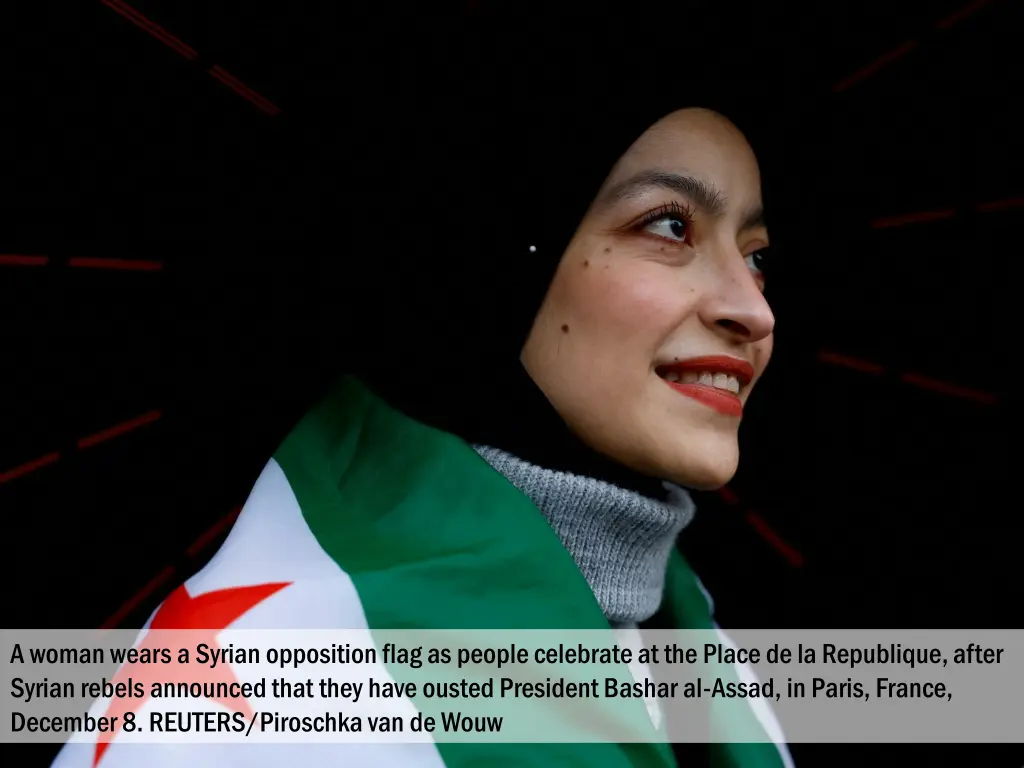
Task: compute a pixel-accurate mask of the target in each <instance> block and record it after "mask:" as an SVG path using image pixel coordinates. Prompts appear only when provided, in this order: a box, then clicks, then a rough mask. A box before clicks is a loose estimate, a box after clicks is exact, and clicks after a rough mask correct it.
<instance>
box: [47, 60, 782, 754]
mask: <svg viewBox="0 0 1024 768" xmlns="http://www.w3.org/2000/svg"><path fill="white" fill-rule="evenodd" d="M544 74H546V73H544ZM495 90H500V93H501V97H502V98H501V100H502V102H503V104H504V105H505V106H504V107H503V108H502V109H501V110H498V111H489V110H488V109H481V110H480V111H479V112H478V113H476V114H474V115H473V116H472V118H465V117H464V118H462V122H461V125H462V126H467V125H468V126H469V129H468V130H463V132H462V133H461V134H460V135H459V136H457V137H454V138H452V137H451V136H448V137H447V140H448V141H449V142H450V144H451V145H453V146H457V147H458V150H459V152H460V153H461V154H463V155H464V156H472V158H473V160H472V161H471V162H467V164H466V167H464V168H460V169H459V173H452V172H451V167H450V162H451V161H450V156H448V155H446V153H445V152H443V151H440V150H439V148H438V142H439V137H442V136H444V131H443V130H442V131H429V130H420V129H421V127H422V125H423V123H424V122H427V123H429V122H430V119H431V118H430V117H428V118H427V119H426V120H425V121H424V120H422V119H419V120H418V121H417V122H416V126H417V130H418V131H420V133H419V136H418V139H419V141H421V142H423V144H424V145H425V146H426V148H427V149H429V150H432V152H431V153H430V155H431V156H432V157H434V158H435V161H436V162H437V165H438V168H437V169H434V170H437V171H438V173H437V174H432V172H431V171H430V170H420V171H419V174H418V176H417V177H416V178H417V179H428V180H429V179H436V178H439V177H441V176H444V177H445V178H457V179H459V184H460V186H459V187H458V188H456V189H454V190H453V189H446V190H445V193H444V194H436V195H433V203H431V202H429V201H428V202H427V203H426V204H424V205H421V206H420V207H419V210H418V212H417V213H415V214H408V218H405V217H406V216H407V214H406V213H404V212H403V213H402V215H401V216H396V217H394V219H395V221H394V222H391V223H390V224H389V226H388V231H387V238H388V241H387V246H388V249H389V251H391V252H393V251H396V250H399V249H400V247H399V246H397V245H396V242H398V241H400V240H401V237H402V233H399V235H398V237H397V239H396V238H395V237H393V236H392V233H393V231H394V230H396V229H398V230H401V229H403V226H402V225H403V224H405V223H408V222H412V221H415V222H420V223H422V222H426V221H431V220H433V221H434V224H433V225H432V226H430V228H429V229H426V228H424V226H419V227H409V228H410V229H412V230H413V231H412V232H411V233H408V232H407V233H406V234H409V235H410V237H409V238H408V243H406V244H405V247H408V248H410V249H412V250H411V253H412V254H413V256H414V257H416V256H419V257H421V258H420V259H419V261H420V267H422V269H419V270H416V269H413V270H412V271H411V272H410V271H409V267H408V264H407V263H405V261H403V267H402V270H403V271H404V274H405V275H406V277H407V279H406V281H405V282H406V285H407V286H411V287H410V288H408V289H407V290H408V293H407V294H398V293H391V294H390V295H389V297H388V298H389V302H388V304H389V309H388V311H389V312H393V314H396V315H400V316H401V317H403V318H404V320H405V322H404V323H403V322H397V321H395V322H394V324H393V327H394V328H396V329H398V330H396V331H391V332H389V333H386V334H384V336H383V338H382V339H378V341H377V345H378V347H383V350H384V354H378V355H376V356H375V357H374V359H372V360H370V361H368V362H367V364H366V365H365V366H364V370H363V371H362V375H361V376H360V377H358V378H347V379H345V380H344V381H343V382H342V383H341V384H340V386H339V387H338V389H337V390H336V391H335V392H334V393H333V394H332V395H330V396H329V397H328V398H327V399H326V400H325V401H324V402H323V403H322V404H321V405H319V406H318V407H316V408H315V409H314V410H313V411H311V412H310V414H309V415H308V416H307V417H306V418H305V419H304V420H303V421H302V422H301V423H300V424H299V425H298V426H297V427H296V428H295V430H294V431H293V432H292V434H291V435H290V436H289V437H288V438H287V439H286V440H285V441H284V443H283V445H282V446H281V448H280V449H279V451H278V452H277V453H276V455H275V457H274V459H273V460H272V461H271V462H270V464H268V466H267V467H266V469H265V470H264V471H263V473H262V475H261V476H260V478H259V480H258V481H257V483H256V485H255V487H254V489H253V491H252V494H251V495H250V497H249V500H248V502H247V503H246V505H245V507H244V509H243V512H242V514H241V516H240V517H239V519H238V522H237V523H236V525H235V527H234V529H233V530H232V532H231V534H230V536H229V537H228V539H227V541H226V542H225V544H224V545H223V547H222V548H221V550H220V551H219V552H218V554H217V555H216V556H215V557H214V558H213V560H212V561H211V562H210V563H209V564H208V565H207V566H206V568H204V569H203V570H202V571H201V572H200V573H198V574H197V575H196V576H194V577H193V578H192V579H190V580H189V581H188V582H187V583H186V584H184V585H182V587H180V588H179V589H178V590H177V591H176V592H175V593H174V594H172V596H171V597H170V598H168V600H167V601H166V602H165V603H164V604H163V605H162V606H161V607H160V608H159V609H158V611H157V613H156V615H155V616H154V618H153V620H152V622H151V626H153V627H157V626H163V627H198V626H202V627H204V628H209V626H210V624H214V625H215V626H216V628H218V629H219V628H223V627H232V628H246V627H250V628H273V627H320V628H366V627H369V628H373V629H451V628H481V629H528V628H557V629H602V628H603V629H607V628H608V627H609V626H611V627H612V628H613V629H615V630H616V631H618V632H620V633H623V634H622V635H621V637H622V641H623V642H632V641H633V640H632V639H631V637H630V633H631V632H632V631H634V630H635V629H636V628H637V627H638V626H639V625H640V624H641V623H646V622H651V623H652V624H654V625H658V626H676V627H682V628H694V629H709V628H712V627H713V626H714V625H713V621H712V619H711V617H710V613H709V603H708V601H706V600H705V597H704V595H703V594H702V587H701V586H700V584H699V582H698V581H697V579H696V577H695V576H694V575H693V574H692V572H690V570H689V569H688V567H687V566H686V564H685V562H684V561H683V560H682V558H681V557H680V556H679V555H678V553H677V552H676V550H675V547H674V543H675V539H676V537H677V536H678V535H679V533H680V532H681V531H682V530H683V528H684V527H685V526H686V524H687V523H688V522H689V521H690V519H691V518H692V516H693V514H694V509H693V503H692V501H691V499H690V497H689V495H688V494H687V493H686V491H685V490H683V489H684V488H701V489H706V488H716V487H719V486H721V485H722V484H724V483H726V482H727V481H728V480H729V479H730V478H731V477H732V475H733V473H734V472H735V470H736V466H737V462H738V457H739V451H738V440H737V435H738V429H739V425H740V421H741V417H742V412H743V407H744V405H745V404H746V402H747V401H748V399H749V397H750V395H751V391H752V389H753V387H754V385H755V384H756V382H757V380H758V379H759V377H760V376H761V375H762V373H763V372H764V370H765V366H766V365H767V363H768V360H769V357H770V355H771V350H772V333H773V327H774V319H773V315H772V312H771V309H770V308H769V306H768V304H767V302H766V301H765V299H764V296H763V290H764V286H765V275H764V273H763V271H762V252H763V251H764V249H765V248H766V247H767V246H768V233H767V230H766V228H765V224H764V218H763V215H762V201H761V185H760V179H759V171H758V166H757V162H756V160H755V157H754V154H753V151H752V150H751V148H750V146H749V145H748V144H747V141H746V140H745V138H744V136H743V134H742V133H741V132H740V131H739V130H738V129H737V128H736V127H735V126H734V125H733V124H732V123H731V122H730V121H729V120H728V119H727V118H725V117H723V116H722V115H721V114H718V113H717V112H714V111H711V110H707V109H696V108H690V109H682V110H672V109H665V108H664V107H663V105H662V104H658V103H651V104H647V105H645V107H644V108H643V109H634V108H630V109H628V110H624V111H621V112H619V113H617V114H616V115H615V116H614V118H612V117H610V113H611V110H608V109H605V110H604V115H605V118H606V119H605V120H604V121H603V122H602V123H601V127H600V130H594V125H593V124H592V123H591V124H589V125H588V126H582V125H581V124H580V122H579V121H581V120H583V119H584V118H583V117H582V115H584V114H585V115H587V116H588V117H587V118H586V119H588V120H589V119H590V118H592V116H593V110H579V109H578V107H579V104H580V103H581V101H582V100H573V101H572V102H571V104H569V105H567V104H566V99H565V94H564V92H559V91H558V89H550V88H549V89H545V90H544V91H543V92H544V93H545V94H547V95H548V96H550V97H551V98H552V102H548V103H545V104H542V105H538V96H537V92H536V91H532V90H530V89H529V88H524V89H523V91H522V92H520V94H519V95H520V96H521V95H522V93H523V92H526V91H529V92H530V100H531V101H530V103H531V104H533V105H534V107H535V109H534V110H524V109H522V108H521V105H522V104H523V101H522V100H521V99H520V100H517V99H518V98H519V97H516V98H512V97H511V96H510V93H509V90H508V89H507V88H505V89H495ZM457 98H461V95H460V96H458V97H457ZM554 101H558V102H559V103H558V104H555V103H554ZM509 103H514V104H517V105H519V107H520V108H519V109H518V110H512V109H509V108H508V106H507V105H508V104H509ZM492 106H493V105H492ZM574 110H575V111H574ZM513 112H515V113H516V114H517V115H518V116H517V117H513V116H512V114H513ZM443 113H444V110H443V109H441V108H439V107H437V106H436V105H435V111H434V112H433V113H432V114H433V116H434V118H436V119H437V122H438V124H439V125H443V126H447V127H450V125H451V121H449V120H446V119H444V118H443V117H442V118H438V117H437V116H438V115H443ZM652 115H653V116H654V117H655V118H656V119H651V116H652ZM422 117H423V116H422V115H420V116H419V118H422ZM495 126H501V128H502V130H503V133H502V132H499V131H498V129H497V128H495ZM510 126H511V127H510ZM627 136H628V137H629V138H625V137H627ZM616 158H617V159H616ZM427 166H428V164H427ZM427 166H424V165H421V166H418V167H419V168H424V167H427ZM474 173H475V174H477V175H476V176H474V175H473V174H474ZM552 177H554V180H553V181H552ZM483 178H486V179H487V181H486V184H487V194H486V197H487V198H488V203H487V204H488V206H489V208H488V211H489V212H488V213H487V214H485V215H482V214H480V210H481V209H480V200H479V198H480V196H481V183H483V182H481V181H480V180H481V179H483ZM405 181H408V179H406V180H405ZM371 197H372V195H371ZM428 197H430V196H428ZM458 201H461V202H458ZM495 201H498V202H495ZM424 207H429V209H430V210H429V214H427V213H425V212H424ZM470 212H471V213H470ZM388 213H389V214H390V213H391V212H390V211H388ZM384 220H385V221H386V222H388V221H390V220H389V219H388V217H384ZM439 221H444V222H446V223H445V224H444V225H441V224H438V223H437V222H439ZM488 228H492V229H494V230H497V232H494V233H492V234H496V235H498V237H496V238H495V241H499V242H502V243H503V245H504V246H505V247H506V250H505V251H501V250H500V249H498V248H490V247H482V245H481V244H482V243H486V242H488V240H487V230H488ZM371 229H372V227H371ZM438 233H444V234H443V237H444V242H443V243H439V242H437V241H436V240H435V239H434V238H437V237H439V234H438ZM423 239H428V240H433V241H432V242H430V243H429V245H430V247H429V248H426V247H424V246H423V244H422V242H420V243H419V247H418V249H417V241H422V240H423ZM509 241H513V242H511V243H510V242H509ZM372 242H373V240H372V238H369V239H368V240H367V244H372ZM367 244H364V247H366V245H367ZM438 251H442V252H443V253H444V258H443V259H440V260H439V259H437V258H436V257H435V256H436V253H437V252H438ZM385 258H388V259H390V257H385ZM389 264H390V262H389ZM409 275H414V277H412V278H410V277H409ZM391 319H392V320H393V321H394V320H395V318H394V317H392V318H391ZM427 329H429V330H427ZM379 351H380V349H378V352H379ZM481 459H482V460H481ZM665 481H668V482H665ZM641 673H643V671H642V670H641ZM239 674H242V672H241V671H240V672H239ZM224 705H226V706H228V707H229V708H234V709H235V711H239V712H242V713H243V714H246V715H248V714H250V713H251V707H250V706H249V705H248V704H247V703H245V702H241V703H240V702H226V703H224ZM119 706H121V705H120V704H118V703H116V702H115V703H114V704H112V705H111V707H112V708H117V707H119ZM210 706H211V707H214V709H216V707H217V706H221V705H213V704H211V705H210ZM140 711H141V710H140ZM110 712H111V713H114V712H113V709H111V710H110ZM122 714H123V712H122ZM760 714H762V715H763V713H760ZM652 717H656V714H654V713H652ZM762 722H763V723H764V727H765V728H766V729H767V730H769V731H770V730H772V729H773V728H774V723H773V722H772V721H771V719H770V717H765V718H764V719H763V720H762ZM142 750H145V752H143V751H142ZM244 750H245V751H244V752H243V751H241V750H240V748H239V747H237V746H230V745H215V744H204V745H199V744H196V745H187V746H185V745H175V746H161V745H148V746H144V747H132V746H126V745H122V746H121V747H120V749H119V745H118V742H117V738H116V734H115V735H114V737H113V742H112V743H111V744H109V745H108V744H107V743H100V744H98V745H96V746H95V749H94V750H93V751H91V752H89V754H87V755H84V754H83V753H75V752H73V751H72V749H71V748H67V749H66V750H65V752H64V753H62V756H61V757H60V758H58V760H57V763H56V765H57V766H60V768H66V767H67V766H73V765H74V766H77V765H86V764H89V765H99V766H101V768H118V767H119V766H122V765H129V764H131V765H140V764H146V765H152V766H160V765H167V766H171V765H173V766H184V765H190V766H207V765H209V766H213V765H228V764H245V765H252V766H262V765H268V766H269V765H281V764H284V763H285V761H292V762H294V761H298V762H299V763H301V764H303V765H334V764H344V765H360V766H363V765H365V766H398V765H401V766H410V767H413V768H418V767H419V766H441V765H445V766H455V765H460V766H461V765H488V766H492V765H600V766H660V765H671V764H673V758H672V756H671V755H670V754H669V752H668V751H667V749H666V748H665V747H664V745H658V744H653V743H652V744H632V745H603V744H590V745H582V746H581V745H565V744H537V745H532V744H508V745H506V744H446V743H440V744H414V745H361V746H351V745H326V746H308V745H306V746H302V747H299V746H297V745H275V746H274V747H265V746H263V747H255V746H248V747H245V748H244ZM709 752H710V756H711V757H712V759H713V762H714V763H715V764H721V765H741V766H751V767H753V766H776V765H784V764H787V763H788V756H787V755H786V753H785V750H784V748H783V749H780V750H777V749H776V747H775V746H774V745H771V744H748V745H729V744H725V745H711V746H710V747H709ZM140 760H141V761H142V762H140ZM239 760H242V761H243V762H242V763H239V762H238V761H239Z"/></svg>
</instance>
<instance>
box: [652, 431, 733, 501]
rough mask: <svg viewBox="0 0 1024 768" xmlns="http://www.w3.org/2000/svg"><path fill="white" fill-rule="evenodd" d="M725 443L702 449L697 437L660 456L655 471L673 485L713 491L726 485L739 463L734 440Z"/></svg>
mask: <svg viewBox="0 0 1024 768" xmlns="http://www.w3.org/2000/svg"><path fill="white" fill-rule="evenodd" d="M731 442H732V444H731V445H729V446H721V445H714V446H712V445H709V446H706V450H704V451H700V450H695V449H699V448H700V447H701V445H700V442H699V441H695V442H694V443H691V444H689V445H687V446H686V449H685V451H683V452H680V453H674V454H672V455H669V456H664V457H660V459H661V460H660V461H658V462H657V464H658V465H659V467H660V471H659V472H658V475H659V476H660V477H662V478H664V479H665V480H668V481H670V482H672V483H675V484H676V485H681V486H683V487H684V488H691V489H693V490H695V491H715V490H718V489H719V488H721V487H722V486H724V485H726V484H727V483H728V482H729V481H730V480H732V478H733V476H734V475H735V474H736V469H737V467H738V466H739V450H738V449H737V447H736V445H735V441H731Z"/></svg>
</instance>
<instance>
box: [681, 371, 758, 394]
mask: <svg viewBox="0 0 1024 768" xmlns="http://www.w3.org/2000/svg"><path fill="white" fill-rule="evenodd" d="M665 379H666V380H667V381H674V382H678V383H680V384H701V385H703V386H705V387H714V388H715V389H723V390H725V391H726V392H732V393H733V394H734V395H738V394H739V393H740V380H739V379H738V378H737V377H736V376H732V375H731V374H728V373H711V372H710V371H683V372H682V373H680V372H678V371H668V372H666V373H665Z"/></svg>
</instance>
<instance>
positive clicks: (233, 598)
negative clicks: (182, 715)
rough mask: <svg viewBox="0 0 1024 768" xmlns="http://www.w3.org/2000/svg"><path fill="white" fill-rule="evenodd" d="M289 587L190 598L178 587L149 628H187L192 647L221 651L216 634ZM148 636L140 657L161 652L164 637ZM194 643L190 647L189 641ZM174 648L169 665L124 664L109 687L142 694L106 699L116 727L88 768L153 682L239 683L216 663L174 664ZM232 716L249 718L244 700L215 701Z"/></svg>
mask: <svg viewBox="0 0 1024 768" xmlns="http://www.w3.org/2000/svg"><path fill="white" fill-rule="evenodd" d="M289 583H290V582H286V583H280V584H254V585H252V586H248V587H231V588H229V589H218V590H216V591H215V592H207V593H205V594H202V595H197V596H196V597H192V596H191V595H190V594H189V593H188V591H187V590H186V589H185V585H184V584H182V585H181V586H180V587H178V588H177V589H176V590H174V592H172V593H171V595H170V597H168V598H167V599H166V600H165V601H164V602H163V604H162V605H161V606H160V608H159V609H158V610H157V612H156V615H155V616H154V617H153V621H152V622H151V623H150V625H149V628H150V629H151V630H152V629H162V630H167V629H187V630H202V631H203V632H202V634H200V635H194V636H192V637H190V638H189V640H190V644H192V645H193V648H194V647H195V646H196V645H199V643H206V644H207V645H208V646H209V647H210V650H211V652H212V651H214V650H218V651H219V650H220V644H219V643H218V642H217V633H218V632H220V631H221V630H222V629H226V628H227V627H228V626H229V625H231V624H232V623H234V622H235V621H236V620H237V619H238V618H239V617H240V616H242V614H244V613H246V612H248V611H249V610H250V609H251V608H252V607H253V606H255V605H257V604H258V603H261V602H263V601H264V600H266V599H267V598H268V597H270V596H271V595H273V594H274V593H276V592H279V591H280V590H282V589H284V588H285V587H287V586H288V584H289ZM150 638H154V635H153V633H152V632H147V633H146V636H145V637H144V638H143V640H142V643H140V644H139V646H138V649H139V651H140V652H141V651H142V650H143V649H145V648H150V649H156V648H158V647H162V646H161V643H165V642H166V640H167V636H166V635H164V636H163V638H162V640H158V639H153V640H151V639H150ZM193 640H194V644H193V643H192V641H193ZM177 651H178V649H177V648H172V649H171V653H172V657H173V660H172V663H171V664H161V663H154V664H142V663H135V664H125V665H124V666H122V667H121V669H119V670H118V672H117V674H116V675H115V676H114V680H113V684H114V685H115V686H116V685H117V684H118V683H125V684H126V685H127V684H128V681H129V679H130V680H131V681H132V682H133V683H137V682H140V683H142V685H143V687H144V688H145V689H146V695H145V696H142V697H140V698H128V697H123V698H118V697H115V698H113V699H111V700H110V704H108V705H107V711H106V712H105V713H104V714H105V715H106V716H108V717H114V716H116V717H117V718H118V719H117V727H116V728H115V729H114V730H113V731H111V732H109V733H105V734H102V735H101V736H100V740H99V741H97V742H96V754H95V757H94V758H93V763H92V764H93V768H95V767H96V766H97V765H99V762H100V760H101V759H102V758H103V753H104V752H106V751H107V747H109V746H110V742H111V741H112V740H113V739H114V737H115V736H117V734H118V733H119V732H120V730H121V726H122V724H123V721H124V715H125V714H126V713H127V712H132V713H134V712H136V711H137V710H139V709H141V708H142V706H143V705H144V704H145V703H146V701H148V700H149V690H150V688H151V685H152V683H168V682H188V683H235V682H238V678H237V677H236V676H235V673H234V670H232V668H231V665H230V664H222V663H218V664H217V666H215V667H210V666H208V665H205V664H198V663H192V664H179V663H178V658H177V657H178V653H177ZM214 700H215V701H218V702H219V703H221V704H223V705H224V706H225V707H227V708H228V709H230V710H232V711H234V712H241V713H242V714H243V715H245V716H246V717H252V708H251V707H250V706H249V702H248V701H246V700H245V699H230V698H226V699H214Z"/></svg>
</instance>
